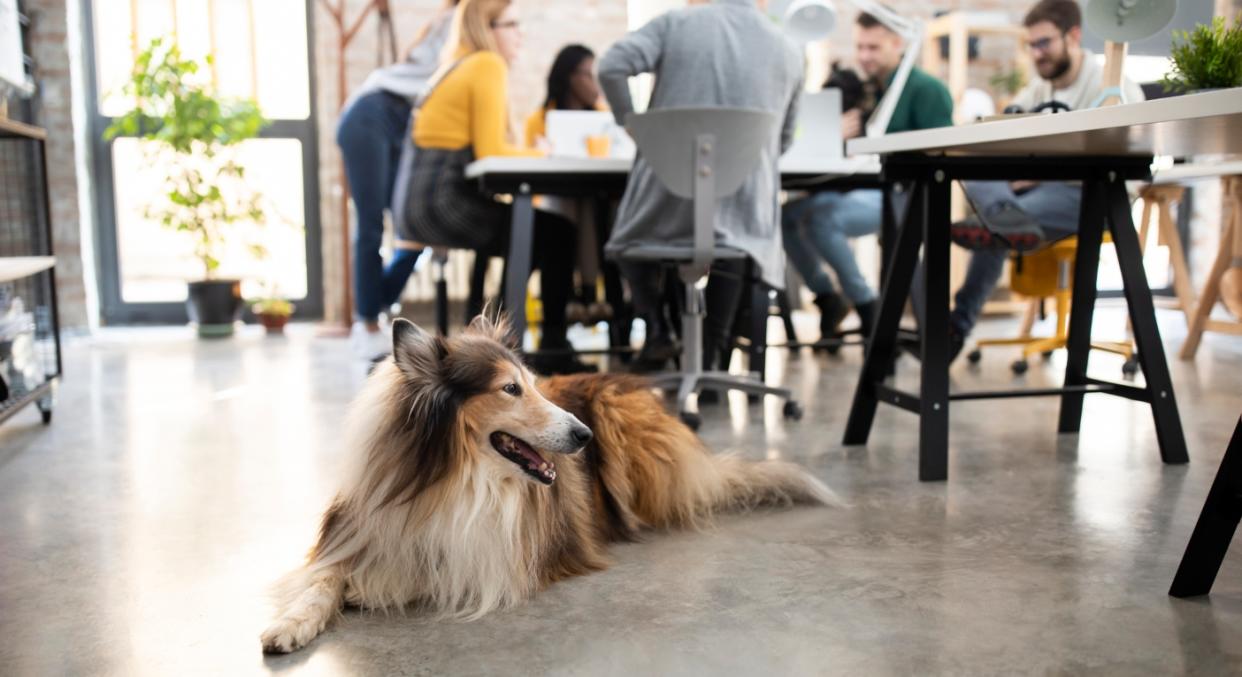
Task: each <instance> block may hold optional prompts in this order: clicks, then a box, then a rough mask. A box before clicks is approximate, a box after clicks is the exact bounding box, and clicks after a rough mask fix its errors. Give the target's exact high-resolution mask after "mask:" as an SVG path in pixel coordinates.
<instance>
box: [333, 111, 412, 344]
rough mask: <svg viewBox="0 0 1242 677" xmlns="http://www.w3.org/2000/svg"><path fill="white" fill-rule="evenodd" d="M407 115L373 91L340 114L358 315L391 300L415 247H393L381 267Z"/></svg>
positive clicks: (370, 316) (371, 313) (375, 311)
mask: <svg viewBox="0 0 1242 677" xmlns="http://www.w3.org/2000/svg"><path fill="white" fill-rule="evenodd" d="M409 119H410V104H409V102H408V101H406V100H405V99H404V98H403V97H400V96H397V95H395V94H389V93H388V92H384V91H376V92H372V93H370V94H365V95H363V96H361V97H359V98H358V99H357V100H355V101H354V102H353V103H352V104H350V106H349V108H348V109H346V110H345V112H344V113H342V114H341V121H340V123H339V124H338V125H337V128H336V143H337V145H339V146H340V147H341V154H342V155H344V157H345V176H346V178H347V179H349V190H350V193H351V194H352V196H353V199H354V209H355V210H356V212H357V221H358V224H357V228H356V229H355V230H354V302H355V304H356V307H357V310H356V312H357V315H358V319H360V320H362V321H363V322H375V321H376V320H377V319H378V318H379V313H380V311H381V310H383V309H384V308H387V307H388V306H391V305H392V304H394V303H396V302H397V299H398V298H399V297H400V296H401V291H402V290H403V289H405V283H406V281H407V280H408V279H409V277H410V273H411V271H413V270H414V263H415V262H416V261H418V257H419V255H420V254H421V253H422V252H421V251H411V250H408V249H397V250H394V251H393V256H392V260H391V261H389V262H388V265H387V267H385V266H384V259H383V258H382V257H381V256H380V245H381V243H382V242H383V239H384V210H385V209H388V208H389V205H390V204H391V202H392V189H393V182H394V180H395V179H396V176H397V162H398V160H399V159H400V157H401V144H402V142H403V141H404V139H405V134H406V129H407V126H408V124H409Z"/></svg>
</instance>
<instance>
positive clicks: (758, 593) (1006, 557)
mask: <svg viewBox="0 0 1242 677" xmlns="http://www.w3.org/2000/svg"><path fill="white" fill-rule="evenodd" d="M1101 318H1102V319H1101V320H1098V321H1097V326H1098V327H1100V333H1101V334H1103V333H1106V332H1107V331H1108V329H1110V328H1111V329H1113V330H1116V331H1120V328H1121V324H1120V315H1119V314H1118V313H1117V312H1116V311H1115V310H1103V311H1102V312H1101ZM1161 318H1162V322H1163V323H1164V324H1163V326H1164V332H1165V336H1166V341H1167V345H1168V346H1169V349H1170V353H1172V354H1174V355H1175V354H1176V349H1177V348H1178V347H1179V346H1180V344H1181V337H1182V336H1183V335H1184V322H1183V321H1182V320H1181V318H1180V317H1179V316H1177V315H1175V314H1173V313H1171V312H1168V311H1162V312H1161ZM803 319H809V318H803ZM1004 328H1005V325H1002V324H997V323H991V324H990V325H988V326H985V327H984V328H982V329H981V331H980V332H979V334H981V335H982V334H985V333H989V332H990V333H993V334H996V333H1000V332H1003V331H1004ZM778 355H779V353H778ZM1011 359H1012V353H1011V352H1009V351H1007V350H1000V351H998V352H992V353H988V354H987V356H986V357H985V360H984V362H983V364H982V365H981V366H980V367H978V368H971V367H970V366H969V365H966V364H964V361H963V363H962V364H958V365H957V366H956V367H955V368H954V370H953V381H954V385H955V387H959V388H971V387H975V386H981V385H982V386H1004V385H1010V384H1012V383H1013V382H1014V379H1013V378H1012V377H1011V376H1010V375H1009V371H1008V369H1007V367H1006V365H1007V364H1008V362H1009V360H1011ZM772 362H773V364H772V370H773V375H775V376H776V377H778V378H780V377H781V376H782V375H783V376H784V378H785V379H786V380H787V381H788V382H789V383H791V384H792V386H793V387H794V388H795V389H796V390H797V392H798V393H800V394H801V396H802V397H803V398H804V399H805V402H806V404H807V417H806V419H805V420H804V421H802V422H800V423H794V424H786V423H785V422H783V421H782V420H781V419H780V415H779V408H778V406H777V405H776V404H775V403H768V404H767V405H766V406H765V407H762V408H760V407H753V408H751V409H750V411H749V414H750V415H748V412H747V410H746V407H745V404H744V402H742V401H738V400H733V401H731V402H730V403H728V404H727V405H718V406H715V407H712V408H707V409H706V423H705V426H704V430H703V434H704V436H705V437H706V438H707V439H708V440H709V441H710V442H711V443H712V444H713V445H714V446H715V447H716V448H717V449H719V450H722V451H723V450H740V451H742V452H743V453H745V454H748V455H751V456H754V457H763V456H769V457H778V456H779V457H786V458H790V459H794V460H796V461H798V462H800V463H804V464H806V465H807V466H809V467H810V468H812V469H813V471H814V472H815V473H816V474H817V475H818V476H819V477H821V478H823V479H824V480H825V481H826V482H827V483H828V484H829V485H831V486H832V487H833V488H834V489H836V490H837V491H838V492H839V493H840V494H841V495H842V496H843V497H845V498H846V499H847V500H848V501H850V502H851V503H852V504H853V507H852V508H850V509H799V510H794V511H788V512H769V513H762V514H755V515H750V516H742V517H726V518H724V519H722V520H721V521H720V522H719V525H718V526H717V527H716V528H714V529H712V530H708V531H704V532H699V533H671V534H664V533H661V534H652V535H650V536H649V537H648V538H647V540H646V541H645V542H643V543H638V544H629V545H622V546H618V547H616V548H615V550H614V553H615V565H614V566H613V567H612V568H611V569H610V570H608V571H606V572H603V573H599V574H596V575H592V576H589V577H585V578H579V579H576V580H572V581H569V582H565V583H561V584H558V585H556V586H554V587H553V588H551V589H550V590H548V591H546V592H545V593H543V594H542V595H540V596H539V597H537V598H536V599H535V600H533V601H532V602H530V603H529V604H527V605H525V606H523V607H521V608H518V609H515V610H511V611H508V612H504V613H498V614H494V615H492V616H489V617H487V618H485V619H483V620H481V621H478V622H475V623H464V624H463V623H436V622H433V621H430V620H428V619H426V618H420V617H417V616H409V617H402V616H399V615H394V616H389V617H386V616H383V615H365V614H358V613H350V614H348V615H347V616H346V617H345V619H344V621H343V622H340V623H337V624H336V625H335V626H334V627H332V628H331V629H330V630H329V631H328V632H327V633H326V634H324V635H323V636H322V637H321V638H320V639H319V640H317V641H316V642H314V643H313V644H312V646H311V647H309V648H308V649H306V650H304V651H302V652H300V653H297V654H294V655H292V656H288V657H270V658H269V657H264V656H263V655H262V654H261V653H260V649H259V641H258V635H259V632H260V631H261V629H262V628H263V627H264V626H265V624H266V622H267V621H268V617H269V613H270V611H269V608H268V605H267V601H266V599H265V597H264V591H265V588H266V586H267V585H268V584H269V583H270V582H271V581H272V580H273V579H275V578H276V577H277V576H279V575H280V574H281V573H283V572H285V571H286V570H288V569H290V568H292V567H294V566H295V565H296V564H297V563H298V561H299V559H300V557H301V556H302V554H303V553H304V552H305V551H306V549H307V547H308V545H309V544H310V542H311V539H312V537H313V533H314V529H315V526H316V521H317V519H318V516H319V513H320V511H321V510H322V508H323V507H324V505H325V502H326V500H327V499H328V498H329V496H330V493H331V491H332V489H333V482H334V479H335V475H334V468H335V462H336V461H337V458H338V455H339V449H338V448H337V442H338V438H339V433H340V420H341V413H342V410H343V408H344V407H345V405H346V403H347V402H348V401H349V399H350V396H351V394H352V393H353V392H354V391H355V390H356V389H357V387H358V385H359V383H360V381H361V379H362V369H361V368H360V367H359V366H358V365H356V364H355V363H354V362H353V361H352V360H351V359H350V358H349V356H348V354H347V350H346V348H345V346H344V344H343V343H342V342H339V341H335V342H334V341H331V340H326V339H317V338H314V336H313V328H312V327H309V326H299V327H294V328H293V335H292V336H291V337H289V338H288V339H283V340H282V339H276V340H272V339H266V338H264V337H263V336H261V335H260V334H258V333H257V332H255V331H247V332H245V333H244V334H242V335H240V336H238V337H237V338H235V339H233V340H230V341H223V342H212V343H207V342H199V341H195V340H193V339H192V338H191V337H190V336H189V332H188V330H185V329H159V330H124V331H117V330H110V331H104V332H102V333H101V334H100V335H99V336H98V337H96V338H94V339H91V340H77V341H73V342H71V343H70V344H69V345H68V346H67V364H66V372H67V377H66V380H65V382H64V387H63V388H62V389H61V392H60V397H59V402H58V405H57V410H56V414H55V421H54V422H53V425H52V426H51V427H50V428H44V427H42V426H41V425H39V423H38V417H37V413H36V412H34V411H33V410H32V411H28V412H25V413H23V414H22V415H20V416H19V417H17V418H16V419H13V420H11V421H10V422H9V423H7V424H5V425H3V426H0V673H3V674H5V675H62V674H66V675H78V674H91V675H96V674H99V675H103V674H108V675H148V674H149V675H171V674H175V675H199V674H203V675H245V674H265V673H269V672H271V673H281V674H299V675H301V674H320V675H337V674H355V673H356V674H376V675H394V674H429V675H440V674H496V673H502V674H557V675H560V674H575V675H597V674H602V675H634V674H701V673H725V672H727V673H729V674H772V675H775V674H867V675H872V674H909V673H918V674H927V673H974V674H1015V673H1016V674H1022V673H1045V674H1046V673H1050V672H1052V673H1070V674H1073V673H1084V672H1095V673H1149V674H1150V673H1155V674H1171V673H1198V674H1229V673H1232V674H1242V537H1239V539H1238V540H1237V541H1236V542H1235V543H1234V546H1233V549H1232V552H1231V553H1230V556H1229V558H1228V559H1227V560H1226V562H1225V565H1224V568H1223V569H1222V571H1221V575H1220V577H1219V579H1218V581H1217V584H1216V589H1215V592H1214V593H1213V594H1212V596H1211V597H1210V598H1206V599H1200V600H1196V601H1181V600H1174V599H1171V598H1169V597H1168V596H1167V595H1166V591H1167V589H1168V586H1169V583H1170V581H1171V579H1172V576H1173V572H1174V570H1175V569H1176V566H1177V563H1178V561H1179V559H1180V557H1181V553H1182V549H1183V548H1184V547H1185V544H1186V540H1187V538H1188V537H1189V534H1190V530H1191V528H1192V526H1193V524H1194V521H1195V519H1196V517H1197V516H1198V512H1199V508H1200V506H1201V505H1202V502H1203V499H1204V497H1205V495H1206V493H1207V489H1208V486H1209V484H1210V481H1211V478H1212V476H1213V475H1214V473H1215V471H1216V467H1217V464H1218V463H1219V461H1220V458H1221V454H1222V452H1223V450H1224V446H1225V444H1226V441H1227V438H1228V436H1229V434H1230V432H1231V431H1232V428H1233V425H1234V423H1235V422H1236V421H1237V416H1238V414H1239V412H1240V411H1242V378H1240V377H1239V375H1240V374H1242V341H1239V340H1238V339H1236V338H1228V337H1219V336H1213V337H1209V338H1208V339H1207V341H1206V344H1205V346H1204V348H1203V349H1202V350H1201V352H1200V355H1199V359H1198V361H1197V362H1196V363H1193V364H1188V363H1183V362H1179V361H1177V360H1176V359H1173V360H1172V362H1173V367H1174V382H1175V385H1176V388H1177V397H1178V398H1179V404H1180V405H1181V412H1182V417H1183V421H1184V424H1185V428H1186V434H1187V442H1188V446H1189V449H1190V455H1191V459H1192V462H1191V464H1190V465H1188V466H1178V467H1165V466H1163V465H1161V463H1160V460H1159V455H1158V453H1157V450H1156V447H1155V441H1154V434H1153V431H1152V424H1151V419H1150V416H1149V412H1148V410H1147V409H1146V408H1145V407H1144V406H1143V405H1139V404H1136V403H1133V402H1129V401H1126V400H1120V399H1112V398H1107V397H1104V396H1093V397H1089V398H1088V399H1087V407H1086V414H1085V416H1086V420H1085V423H1084V425H1083V432H1082V433H1081V434H1080V435H1077V436H1074V435H1066V436H1060V437H1058V436H1057V435H1056V433H1055V426H1056V417H1057V401H1056V400H1054V399H1033V400H1004V401H988V402H974V403H969V404H959V405H954V414H953V418H952V453H951V459H950V462H951V470H950V472H951V476H950V480H949V481H948V482H947V483H936V484H924V483H920V482H918V481H917V479H916V477H917V462H916V455H915V451H914V449H915V446H914V439H915V437H914V434H915V425H914V423H915V419H914V418H913V417H912V416H910V415H908V414H906V413H903V412H900V411H896V410H894V409H892V408H888V407H884V408H881V410H880V414H879V417H878V418H877V422H876V423H877V426H876V429H875V431H874V432H873V434H872V438H871V444H870V445H869V446H868V447H867V448H845V447H842V446H841V445H840V444H839V440H840V436H841V432H842V429H843V426H844V420H845V416H846V411H847V407H848V403H849V400H850V396H851V392H852V388H853V386H854V379H855V377H856V374H857V368H858V364H859V356H858V351H856V350H851V351H847V352H846V354H844V355H843V356H842V357H841V358H840V359H829V358H827V357H822V356H812V355H810V354H809V353H808V354H804V355H801V356H799V357H796V358H795V359H792V360H789V361H786V360H785V359H783V358H780V357H776V358H774V359H773V360H772ZM1062 364H1063V358H1062V357H1060V356H1058V357H1054V359H1053V361H1052V362H1051V363H1050V364H1048V365H1039V364H1036V365H1035V366H1034V367H1033V368H1032V371H1031V373H1029V374H1027V375H1026V377H1025V378H1023V379H1020V381H1022V382H1025V383H1028V384H1032V385H1034V384H1041V383H1048V382H1055V381H1056V380H1057V379H1059V374H1060V370H1059V368H1060V366H1061V365H1062ZM1119 365H1120V362H1119V361H1118V360H1116V359H1114V358H1110V357H1107V356H1102V357H1098V358H1095V359H1094V360H1093V371H1095V372H1096V373H1098V374H1102V375H1105V376H1108V377H1112V376H1115V375H1116V374H1118V373H1119ZM899 378H900V379H901V380H902V381H904V382H906V383H910V382H913V381H914V380H915V379H916V373H915V372H914V363H913V362H912V361H911V360H909V358H903V362H902V364H901V368H900V371H899Z"/></svg>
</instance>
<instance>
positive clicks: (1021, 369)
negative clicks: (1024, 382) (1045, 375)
mask: <svg viewBox="0 0 1242 677" xmlns="http://www.w3.org/2000/svg"><path fill="white" fill-rule="evenodd" d="M1030 366H1031V365H1030V364H1029V363H1028V362H1027V361H1026V360H1014V363H1013V364H1011V365H1009V368H1010V369H1011V370H1013V373H1015V374H1017V375H1019V376H1021V375H1022V374H1025V373H1026V370H1027V369H1029V368H1030Z"/></svg>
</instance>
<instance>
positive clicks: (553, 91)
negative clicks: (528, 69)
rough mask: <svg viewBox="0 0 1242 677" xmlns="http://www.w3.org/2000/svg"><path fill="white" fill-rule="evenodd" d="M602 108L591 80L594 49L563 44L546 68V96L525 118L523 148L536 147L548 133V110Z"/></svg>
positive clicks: (592, 76) (597, 87)
mask: <svg viewBox="0 0 1242 677" xmlns="http://www.w3.org/2000/svg"><path fill="white" fill-rule="evenodd" d="M551 110H604V105H603V101H602V100H601V97H600V92H599V82H597V81H596V80H595V52H592V51H591V50H590V48H588V47H584V46H582V45H566V46H565V47H563V48H562V49H561V51H560V52H559V53H557V55H556V58H555V59H553V61H552V70H550V71H548V97H547V98H546V99H545V100H544V102H543V106H542V107H540V108H539V110H537V111H535V112H534V113H531V114H530V116H529V117H527V118H526V134H525V136H526V147H527V148H538V147H539V144H540V139H543V138H544V137H546V136H547V133H548V131H547V130H548V120H547V117H548V111H551Z"/></svg>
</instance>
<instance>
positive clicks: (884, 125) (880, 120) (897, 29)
mask: <svg viewBox="0 0 1242 677" xmlns="http://www.w3.org/2000/svg"><path fill="white" fill-rule="evenodd" d="M847 1H848V2H849V3H850V4H852V5H854V6H855V7H857V8H858V9H860V10H862V11H864V12H866V13H868V14H870V15H871V16H873V17H875V18H876V20H878V21H879V22H880V23H882V24H884V25H885V26H887V27H888V28H889V30H891V31H893V32H894V33H896V34H897V35H900V36H901V38H902V39H903V40H905V42H906V52H905V55H903V56H902V58H901V64H900V65H899V66H897V73H896V74H895V75H894V76H893V84H892V85H890V86H889V88H888V89H887V90H886V91H885V92H884V96H883V97H882V98H881V99H880V103H879V105H878V106H876V109H875V112H874V113H873V114H872V115H871V120H870V121H869V122H867V130H866V132H867V136H882V135H883V134H884V132H885V131H886V130H887V129H888V123H889V120H891V119H892V118H893V111H894V110H896V108H897V100H898V99H900V98H901V91H902V90H903V89H905V87H906V81H907V80H909V79H910V71H912V70H914V62H915V61H916V60H917V59H918V57H919V50H920V49H921V48H922V46H923V22H921V21H917V20H911V19H907V18H905V17H903V16H901V15H899V14H897V13H896V12H893V11H891V10H889V9H887V8H886V7H884V6H882V5H880V4H879V3H876V2H874V1H873V0H847ZM768 12H769V13H771V14H772V16H773V17H775V18H776V19H777V20H778V21H780V22H781V23H782V25H783V26H784V28H785V32H786V33H788V34H789V36H790V37H791V38H792V39H794V40H795V41H797V42H799V43H807V42H811V41H814V40H821V39H823V38H826V37H828V36H829V35H830V34H831V33H832V29H833V27H835V26H836V22H837V11H836V8H835V7H833V5H832V3H831V2H829V0H774V2H772V3H770V4H769V5H768Z"/></svg>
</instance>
